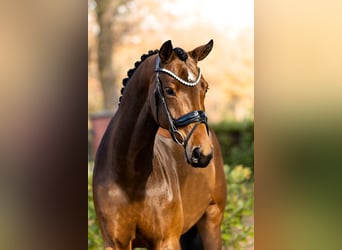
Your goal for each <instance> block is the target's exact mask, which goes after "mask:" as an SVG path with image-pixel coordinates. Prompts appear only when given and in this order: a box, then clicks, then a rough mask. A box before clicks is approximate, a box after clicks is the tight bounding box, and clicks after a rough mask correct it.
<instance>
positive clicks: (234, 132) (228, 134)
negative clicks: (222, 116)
mask: <svg viewBox="0 0 342 250" xmlns="http://www.w3.org/2000/svg"><path fill="white" fill-rule="evenodd" d="M210 127H211V128H212V129H213V130H214V131H215V133H216V135H217V137H218V140H219V142H220V146H221V150H222V155H223V160H224V162H225V164H228V165H230V166H236V165H240V164H242V165H243V166H246V167H250V168H251V169H252V170H253V169H254V122H253V121H244V122H227V121H225V122H221V123H218V124H211V125H210Z"/></svg>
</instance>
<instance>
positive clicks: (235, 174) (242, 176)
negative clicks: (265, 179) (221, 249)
mask: <svg viewBox="0 0 342 250" xmlns="http://www.w3.org/2000/svg"><path fill="white" fill-rule="evenodd" d="M224 167H225V173H226V177H227V188H228V195H227V204H226V208H225V211H224V219H223V223H222V226H221V230H222V239H223V243H224V246H225V247H227V248H229V249H230V248H231V247H232V248H233V249H236V250H238V249H246V248H247V246H248V245H253V244H254V223H253V218H254V216H253V208H254V184H253V183H252V182H251V181H249V180H250V179H251V177H252V176H251V174H252V172H251V170H250V168H247V167H243V166H242V165H238V166H236V167H235V168H233V169H231V168H230V167H229V166H228V165H225V166H224Z"/></svg>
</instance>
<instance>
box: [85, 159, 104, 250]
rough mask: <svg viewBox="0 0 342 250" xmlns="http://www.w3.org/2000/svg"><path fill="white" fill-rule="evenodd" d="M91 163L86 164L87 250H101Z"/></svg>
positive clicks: (101, 243) (101, 244)
mask: <svg viewBox="0 0 342 250" xmlns="http://www.w3.org/2000/svg"><path fill="white" fill-rule="evenodd" d="M92 171H93V163H88V250H103V240H102V236H101V234H100V230H99V227H98V224H97V221H96V215H95V209H94V203H93V191H92V176H93V175H92Z"/></svg>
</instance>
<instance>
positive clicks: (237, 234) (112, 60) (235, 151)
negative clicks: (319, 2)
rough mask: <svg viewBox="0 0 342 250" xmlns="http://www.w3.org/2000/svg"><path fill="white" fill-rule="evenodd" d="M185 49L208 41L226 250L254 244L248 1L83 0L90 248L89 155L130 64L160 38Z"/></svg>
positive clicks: (92, 233)
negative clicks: (223, 191) (220, 157)
mask: <svg viewBox="0 0 342 250" xmlns="http://www.w3.org/2000/svg"><path fill="white" fill-rule="evenodd" d="M169 39H170V40H172V43H173V45H174V47H181V48H183V49H185V50H186V51H190V50H192V49H194V48H196V47H198V46H200V45H203V44H206V43H207V42H208V41H209V40H210V39H213V40H214V48H213V50H212V52H211V53H210V54H209V56H208V57H207V58H206V59H205V60H203V61H201V62H199V67H201V70H202V72H203V75H204V77H205V78H206V80H207V81H208V83H209V86H210V90H209V92H208V94H207V96H206V100H205V106H206V112H207V114H208V117H209V122H210V125H211V127H212V128H213V129H214V130H215V132H216V134H217V135H218V138H219V140H220V144H221V149H222V152H223V157H224V162H225V173H226V177H227V185H228V190H229V191H228V192H229V193H228V200H227V207H226V211H225V216H224V222H223V224H222V239H223V242H224V249H254V222H253V221H254V213H253V208H254V177H253V172H254V2H253V0H241V1H231V0H229V1H219V0H212V1H205V0H187V1H180V0H167V1H157V0H139V1H137V0H121V1H118V0H96V1H94V0H88V131H89V132H88V137H89V138H88V249H102V238H101V236H100V234H99V231H98V227H97V224H96V217H95V214H94V207H93V202H92V191H91V178H92V170H93V160H94V154H95V152H96V149H97V145H98V144H99V142H100V140H101V137H102V134H103V132H104V130H105V128H106V126H107V123H108V122H109V120H110V118H111V117H112V115H113V114H114V113H115V111H116V109H117V107H118V102H119V101H118V100H119V96H120V89H121V88H122V79H123V78H125V77H126V75H127V71H128V70H129V69H130V68H133V66H134V62H135V61H138V60H140V56H141V55H142V54H145V53H147V52H148V51H149V50H155V49H159V48H160V46H161V45H162V44H163V42H164V41H166V40H169Z"/></svg>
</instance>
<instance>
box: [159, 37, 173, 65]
mask: <svg viewBox="0 0 342 250" xmlns="http://www.w3.org/2000/svg"><path fill="white" fill-rule="evenodd" d="M172 51H173V48H172V43H171V40H168V41H166V42H164V43H163V45H162V46H161V47H160V50H159V57H160V61H161V62H162V63H165V62H167V60H169V58H170V56H171V54H172Z"/></svg>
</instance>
